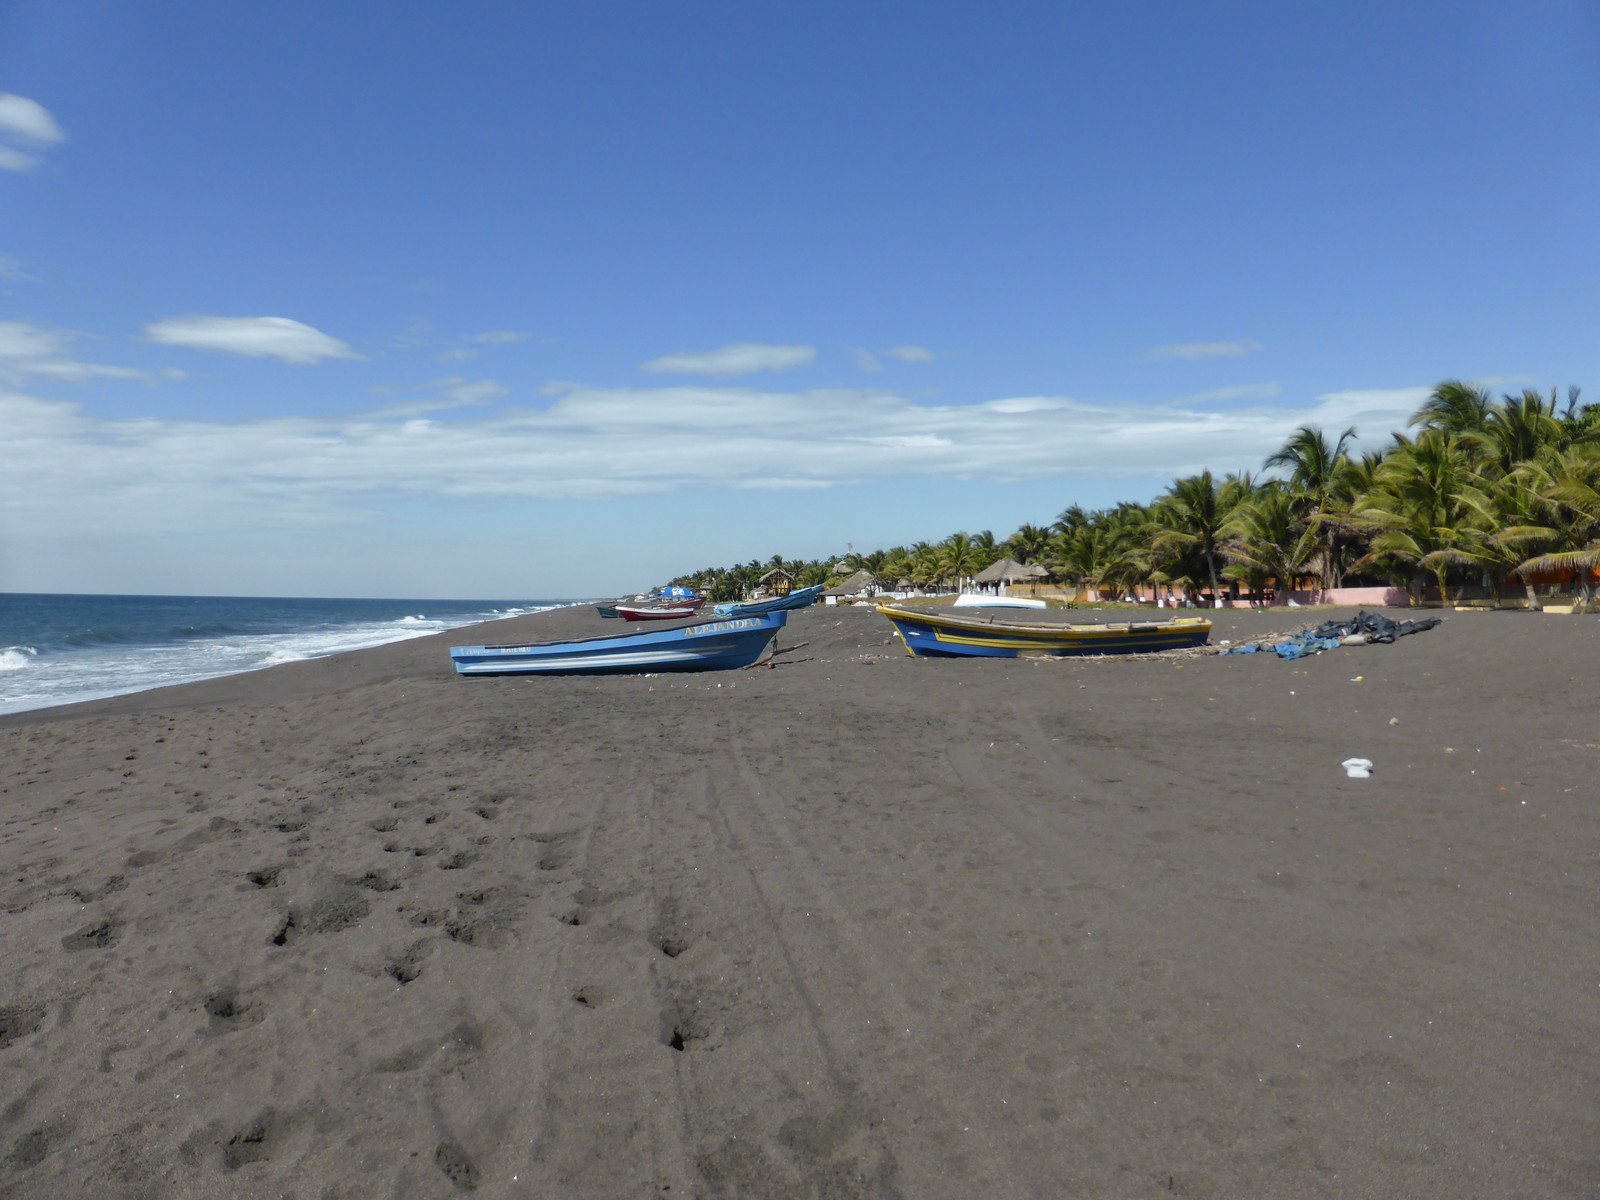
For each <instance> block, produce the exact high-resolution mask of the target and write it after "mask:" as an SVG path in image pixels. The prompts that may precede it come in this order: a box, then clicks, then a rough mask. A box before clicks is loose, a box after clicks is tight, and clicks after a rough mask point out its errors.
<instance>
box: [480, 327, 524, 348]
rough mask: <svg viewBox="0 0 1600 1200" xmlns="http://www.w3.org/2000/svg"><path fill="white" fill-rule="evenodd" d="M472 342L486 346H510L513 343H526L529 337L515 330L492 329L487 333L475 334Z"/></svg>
mask: <svg viewBox="0 0 1600 1200" xmlns="http://www.w3.org/2000/svg"><path fill="white" fill-rule="evenodd" d="M472 340H473V341H475V342H477V343H479V344H480V345H484V346H509V345H510V344H511V343H512V342H525V341H527V340H528V335H527V334H525V333H520V332H518V331H517V330H515V329H491V330H489V331H488V332H487V333H475V334H473V335H472Z"/></svg>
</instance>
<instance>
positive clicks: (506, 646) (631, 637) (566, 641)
mask: <svg viewBox="0 0 1600 1200" xmlns="http://www.w3.org/2000/svg"><path fill="white" fill-rule="evenodd" d="M771 615H773V614H771V613H764V614H762V615H761V616H755V617H717V618H716V619H714V620H711V621H698V622H697V621H696V620H695V618H693V617H679V618H677V619H678V620H681V621H684V622H685V624H683V625H669V626H666V627H662V626H660V625H654V626H652V625H646V626H643V627H642V628H639V629H635V630H631V631H629V632H627V633H597V634H595V635H594V636H592V637H582V638H561V639H560V640H559V641H551V642H483V643H480V644H479V645H476V646H451V647H450V655H451V657H452V658H454V657H455V656H456V655H457V654H458V653H470V652H471V651H474V650H553V649H556V648H557V647H561V646H583V645H588V644H591V643H594V642H631V641H635V640H637V639H641V638H649V637H660V636H661V635H662V634H668V633H681V632H683V631H684V630H687V629H693V628H695V627H696V626H697V625H698V626H711V625H726V624H727V623H728V622H730V621H760V620H763V619H764V618H765V617H767V616H771ZM773 628H774V629H781V628H783V626H782V625H776V626H773ZM756 631H757V630H756V629H755V628H753V627H752V628H746V629H732V630H728V631H727V632H729V633H754V632H756ZM716 632H722V631H721V630H718V631H716ZM710 633H711V631H710V630H709V629H708V631H707V636H710Z"/></svg>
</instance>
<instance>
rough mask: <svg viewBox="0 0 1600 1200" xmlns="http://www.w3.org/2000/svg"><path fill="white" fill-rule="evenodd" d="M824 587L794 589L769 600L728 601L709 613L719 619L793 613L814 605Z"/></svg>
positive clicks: (819, 585) (823, 585)
mask: <svg viewBox="0 0 1600 1200" xmlns="http://www.w3.org/2000/svg"><path fill="white" fill-rule="evenodd" d="M826 586H827V584H823V583H819V584H816V585H815V586H813V587H803V588H796V589H795V590H794V591H792V592H790V593H789V594H788V595H787V596H774V597H773V598H772V599H770V600H751V601H748V602H742V601H737V600H735V601H730V602H729V603H727V604H718V605H715V606H714V607H713V608H712V610H711V611H712V612H714V613H716V614H717V616H719V617H759V616H761V615H763V614H765V613H772V612H793V611H794V610H795V609H797V608H809V607H810V606H811V605H813V604H815V603H816V602H817V597H818V596H820V595H822V589H823V588H824V587H826Z"/></svg>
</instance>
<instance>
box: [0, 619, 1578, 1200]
mask: <svg viewBox="0 0 1600 1200" xmlns="http://www.w3.org/2000/svg"><path fill="white" fill-rule="evenodd" d="M1217 617H1218V629H1217V632H1216V635H1215V636H1216V637H1218V638H1224V637H1227V638H1234V639H1238V638H1240V637H1242V636H1249V635H1252V634H1256V633H1259V632H1262V631H1265V630H1268V629H1272V628H1288V627H1291V626H1294V625H1297V624H1303V623H1304V622H1305V621H1306V620H1307V614H1304V613H1294V612H1287V613H1285V612H1277V613H1271V614H1257V613H1250V612H1231V613H1222V614H1218V615H1217ZM616 628H617V623H616V622H605V623H602V622H601V621H600V619H599V618H598V617H597V616H596V615H595V614H594V613H593V612H592V610H588V609H584V610H570V611H564V612H560V613H552V614H541V615H538V616H534V617H524V618H518V619H516V620H513V621H509V622H504V623H497V625H496V626H484V627H480V628H479V629H478V630H475V631H473V633H474V634H477V635H479V636H464V635H463V634H462V632H461V631H456V632H455V633H451V634H445V635H441V636H438V637H431V638H425V639H420V640H417V641H412V642H406V643H401V644H398V645H393V646H387V647H381V648H378V649H374V650H368V651H361V652H358V653H354V654H347V655H342V656H339V657H336V658H331V659H325V660H320V661H317V662H311V663H298V664H290V665H288V666H284V667H279V668H274V669H272V670H269V671H264V672H258V673H255V674H251V675H248V676H238V677H234V678H230V679H224V680H218V681H213V682H209V683H204V684H196V685H190V686H186V687H180V688H172V689H164V690H161V691H157V692H149V693H144V694H142V695H138V696H132V697H122V698H119V699H116V700H110V701H99V702H95V703H93V704H88V705H79V706H74V707H70V708H61V709H53V710H46V711H43V712H36V713H27V714H20V715H16V716H11V717H5V718H0V868H3V871H0V912H3V914H4V916H3V924H0V962H3V964H4V970H3V972H0V1196H5V1197H8V1198H13V1197H15V1198H27V1200H33V1198H40V1200H43V1198H45V1197H50V1198H61V1197H72V1198H76V1197H95V1198H99V1197H105V1198H107V1200H110V1198H113V1197H114V1198H117V1200H135V1198H143V1197H149V1198H152V1200H154V1198H162V1200H171V1198H186V1197H207V1198H210V1197H234V1196H238V1197H297V1198H301V1200H313V1198H316V1200H336V1198H351V1200H354V1198H356V1197H362V1198H366V1197H397V1198H405V1200H418V1198H428V1197H437V1198H446V1197H450V1196H456V1195H463V1194H467V1193H476V1194H478V1195H482V1196H486V1197H528V1198H534V1197H541V1198H555V1197H562V1198H566V1197H642V1196H658V1197H685V1198H687V1197H704V1198H708V1200H709V1198H722V1197H729V1198H731V1197H738V1198H740V1200H751V1198H760V1197H784V1198H793V1197H802V1198H804V1197H815V1198H819V1200H820V1198H823V1197H827V1198H830V1200H833V1198H849V1197H875V1198H905V1200H922V1198H925V1197H926V1198H950V1200H971V1198H973V1197H984V1198H1006V1197H1052V1198H1054V1197H1095V1198H1101V1197H1165V1196H1186V1197H1246V1196H1260V1197H1273V1198H1275V1200H1288V1198H1292V1197H1445V1196H1448V1197H1452V1198H1457V1200H1459V1198H1464V1197H1484V1198H1490V1197H1493V1198H1496V1200H1503V1198H1505V1197H1513V1196H1515V1197H1524V1198H1526V1197H1576V1196H1593V1195H1595V1194H1596V1191H1597V1189H1600V1136H1597V1134H1600V1130H1597V1114H1600V1086H1597V1085H1600V1050H1597V1047H1600V1019H1597V1018H1600V962H1597V955H1596V944H1597V940H1596V935H1597V932H1600V922H1597V919H1596V910H1595V897H1596V895H1597V889H1596V883H1597V860H1596V854H1595V851H1596V839H1595V832H1596V819H1595V818H1596V803H1597V792H1600V787H1597V783H1596V767H1597V765H1600V721H1597V720H1596V716H1595V711H1594V690H1593V681H1594V680H1595V678H1596V677H1597V676H1600V620H1596V619H1593V618H1585V617H1555V616H1547V615H1540V614H1523V613H1462V614H1451V615H1450V616H1449V619H1448V620H1446V621H1445V623H1444V624H1443V625H1442V626H1440V627H1439V628H1437V629H1434V630H1432V631H1429V632H1427V633H1423V634H1419V635H1417V636H1414V637H1411V638H1406V639H1402V640H1401V641H1399V642H1397V643H1395V644H1394V645H1392V646H1374V647H1363V648H1350V649H1342V650H1339V651H1336V652H1332V653H1328V654H1324V655H1321V656H1318V657H1315V658H1311V659H1307V660H1303V661H1300V662H1294V663H1290V662H1283V661H1279V660H1278V659H1276V658H1275V657H1271V656H1264V655H1256V656H1248V657H1232V656H1229V657H1181V658H1176V659H1172V660H1168V661H1157V660H1138V661H1118V660H1097V661H1084V660H1077V661H1056V662H1031V661H987V662H980V661H972V662H960V661H940V660H924V659H912V658H909V657H908V656H906V655H905V654H904V653H903V651H901V650H900V649H899V647H898V645H897V644H895V643H893V642H892V641H891V640H890V637H889V634H890V628H889V626H888V624H887V622H885V621H884V620H883V619H882V618H880V617H878V616H876V615H875V614H873V613H871V612H870V611H866V610H838V609H812V610H809V611H806V612H802V613H796V614H793V619H792V620H791V622H790V625H789V628H788V629H787V630H786V631H785V632H784V634H783V635H782V637H781V640H780V646H782V647H785V648H786V649H785V650H784V652H782V653H780V654H779V655H778V656H777V658H776V659H775V660H774V661H775V662H776V663H777V664H779V665H777V666H774V667H771V668H765V667H762V668H756V669H750V670H744V671H736V672H717V673H709V674H699V675H679V676H665V675H658V676H654V677H640V676H632V677H615V678H607V679H581V678H567V679H516V678H498V679H462V678H458V677H456V676H455V675H453V674H452V672H451V670H450V663H449V660H448V657H447V655H446V652H445V650H446V647H447V646H448V645H450V644H451V643H453V642H461V641H478V640H489V641H510V640H516V639H519V638H528V637H532V636H539V635H542V634H552V635H561V636H565V635H568V634H571V633H576V632H582V633H597V632H609V631H612V630H615V629H616ZM1352 756H1359V757H1365V758H1370V759H1371V760H1373V762H1374V763H1375V764H1376V766H1375V770H1374V773H1373V776H1372V777H1371V778H1370V779H1364V780H1356V779H1350V778H1347V777H1346V776H1345V774H1344V772H1343V771H1342V770H1341V769H1340V766H1339V764H1340V762H1341V761H1342V760H1343V759H1345V758H1349V757H1352Z"/></svg>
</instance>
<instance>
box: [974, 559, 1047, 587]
mask: <svg viewBox="0 0 1600 1200" xmlns="http://www.w3.org/2000/svg"><path fill="white" fill-rule="evenodd" d="M1048 578H1050V572H1049V571H1047V570H1045V569H1044V568H1043V567H1041V566H1040V565H1039V564H1038V563H1019V562H1017V561H1016V559H1013V558H1002V559H1001V560H1000V561H999V562H997V563H994V564H993V565H992V566H987V567H985V568H984V569H983V570H981V571H979V572H978V574H977V575H976V576H974V578H973V582H974V583H1021V582H1023V581H1025V580H1028V579H1048Z"/></svg>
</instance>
